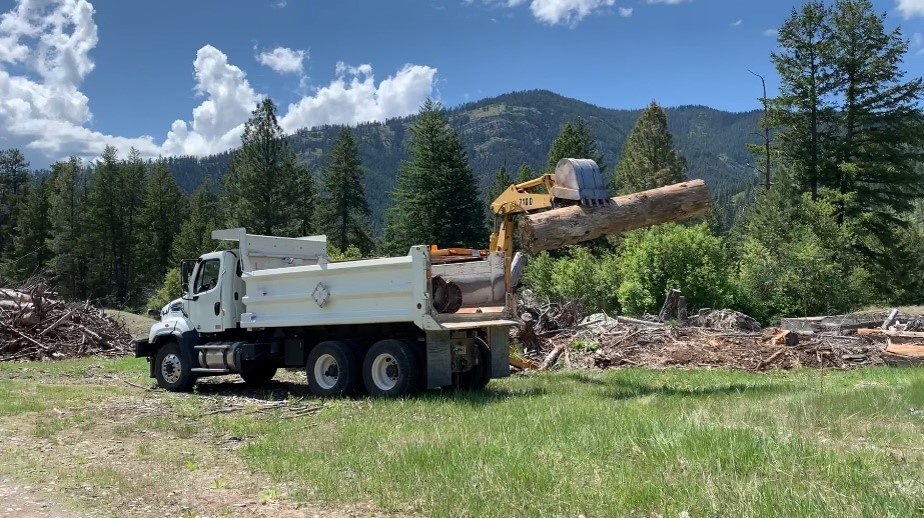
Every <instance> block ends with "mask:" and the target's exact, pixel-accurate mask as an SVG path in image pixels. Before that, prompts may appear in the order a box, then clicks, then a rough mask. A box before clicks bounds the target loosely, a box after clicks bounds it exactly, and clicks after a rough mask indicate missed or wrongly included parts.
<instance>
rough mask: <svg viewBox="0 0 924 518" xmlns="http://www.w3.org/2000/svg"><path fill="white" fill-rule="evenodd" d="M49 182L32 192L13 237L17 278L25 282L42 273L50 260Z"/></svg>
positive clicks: (43, 182) (38, 186)
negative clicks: (26, 279)
mask: <svg viewBox="0 0 924 518" xmlns="http://www.w3.org/2000/svg"><path fill="white" fill-rule="evenodd" d="M48 190H49V189H48V182H45V181H42V182H41V183H39V184H38V185H36V186H35V187H33V188H32V189H29V194H28V196H27V198H26V201H25V204H24V207H23V209H22V210H21V212H20V214H19V221H18V223H17V225H16V232H15V234H14V237H13V250H14V252H13V258H14V260H15V269H16V274H17V277H18V278H20V279H25V278H28V277H31V276H33V275H36V274H38V273H39V272H41V271H42V270H43V269H44V268H45V267H46V266H47V263H48V262H49V260H50V259H51V254H50V252H49V250H48V243H47V241H48V238H49V237H50V236H51V221H50V220H49V218H48V216H49V214H48V212H49V211H48Z"/></svg>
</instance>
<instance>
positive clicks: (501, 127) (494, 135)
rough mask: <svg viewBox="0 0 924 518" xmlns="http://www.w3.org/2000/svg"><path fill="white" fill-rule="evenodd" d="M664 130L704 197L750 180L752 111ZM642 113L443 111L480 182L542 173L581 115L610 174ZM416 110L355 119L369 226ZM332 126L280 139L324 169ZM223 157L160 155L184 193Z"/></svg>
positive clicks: (687, 113)
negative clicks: (499, 175) (561, 135)
mask: <svg viewBox="0 0 924 518" xmlns="http://www.w3.org/2000/svg"><path fill="white" fill-rule="evenodd" d="M665 111H666V113H667V119H668V128H669V129H670V131H671V133H672V134H673V137H674V145H675V146H676V148H677V149H678V150H679V151H680V152H681V153H682V154H683V156H684V157H685V158H686V160H687V166H688V171H689V175H690V177H692V178H703V179H705V180H706V182H707V184H708V185H709V187H710V191H711V192H712V195H713V196H715V197H718V196H719V195H723V194H724V195H725V196H727V195H729V194H733V193H735V192H738V191H741V190H743V189H744V187H745V185H747V184H749V183H751V182H753V181H754V180H755V179H756V173H755V172H754V169H753V168H752V167H750V166H749V165H748V163H750V162H751V161H752V158H751V155H750V154H749V153H748V151H747V147H746V144H747V143H752V142H757V141H758V137H757V136H756V135H755V133H754V132H755V131H756V129H757V124H758V121H759V118H760V113H759V112H757V111H753V112H746V113H728V112H723V111H719V110H715V109H712V108H707V107H703V106H682V107H676V108H667V109H666V110H665ZM641 112H642V110H641V109H639V110H613V109H608V108H600V107H597V106H594V105H591V104H588V103H585V102H582V101H578V100H575V99H569V98H567V97H563V96H561V95H558V94H555V93H553V92H549V91H545V90H531V91H525V92H514V93H509V94H505V95H501V96H498V97H493V98H490V99H483V100H481V101H477V102H474V103H469V104H465V105H462V106H459V107H457V108H454V109H451V110H448V112H447V115H448V118H449V121H450V124H451V125H452V127H453V128H454V129H455V130H456V131H458V132H459V135H460V137H461V140H462V144H463V146H464V147H465V149H466V151H467V153H468V157H469V161H470V164H471V166H472V169H473V170H474V171H475V174H476V176H477V177H478V179H479V181H480V183H481V185H482V187H485V186H487V184H488V183H490V180H491V177H492V176H493V174H494V173H495V172H496V171H497V170H498V169H499V168H500V167H501V166H503V165H505V164H506V166H507V168H508V170H515V169H516V168H517V167H519V166H520V164H521V163H524V162H525V163H527V164H529V165H530V167H532V169H533V170H534V171H543V170H544V169H545V167H546V162H547V160H548V154H549V148H550V146H551V144H552V141H553V140H554V139H555V136H556V135H557V134H558V131H559V130H560V129H561V126H562V125H563V124H564V123H566V122H568V121H574V120H575V119H577V118H578V117H581V118H583V119H585V121H586V123H587V125H588V127H589V128H590V130H591V132H592V134H593V136H594V137H595V138H596V139H597V149H599V150H600V151H601V152H602V153H603V162H604V163H603V164H602V165H603V167H604V168H605V170H604V174H605V175H606V176H607V179H609V177H610V176H611V175H612V174H613V171H614V167H615V164H616V160H617V157H618V156H619V152H620V149H621V148H622V146H623V145H624V143H625V140H626V137H627V136H628V134H629V132H630V131H631V129H632V127H633V126H634V124H635V122H636V120H637V119H638V117H639V115H640V114H641ZM416 118H417V115H412V116H409V117H402V118H398V119H391V120H388V121H386V122H384V123H366V124H360V125H359V126H358V127H356V128H354V130H353V136H354V138H355V140H356V143H357V145H358V147H359V155H360V158H361V159H362V162H363V165H364V167H365V169H366V177H365V179H366V193H368V196H369V207H370V208H371V210H372V219H373V222H374V225H375V227H376V228H377V229H378V228H380V227H381V223H382V218H383V215H384V211H385V208H386V207H387V206H388V205H389V203H390V197H389V196H390V195H389V193H390V192H391V191H392V190H393V189H394V187H395V181H396V176H397V171H398V167H399V165H400V163H401V161H402V160H404V159H406V158H407V145H406V144H407V137H408V134H409V133H408V127H409V126H410V125H411V124H413V123H414V121H415V120H416ZM339 131H340V130H339V128H338V127H335V126H326V127H320V128H313V129H303V130H299V131H297V132H296V133H295V134H293V135H290V136H288V137H287V139H288V144H289V146H290V148H291V149H292V150H294V151H295V153H296V155H297V156H298V157H299V159H300V160H301V161H302V162H303V163H305V164H306V165H307V166H308V168H309V169H310V170H311V172H312V173H313V174H315V175H316V176H317V175H320V172H321V171H322V170H323V169H324V168H325V167H326V166H327V161H328V159H329V157H330V152H331V150H332V148H333V146H334V143H335V142H336V141H337V136H338V134H339ZM230 161H231V152H227V153H222V154H219V155H213V156H209V157H204V158H192V157H179V158H170V159H168V164H169V166H170V169H171V171H172V172H173V174H174V176H175V177H176V179H177V182H178V183H179V185H180V186H181V187H182V188H183V189H184V190H185V191H186V192H192V191H193V190H195V188H196V187H197V186H198V185H199V184H201V183H202V181H203V180H204V178H206V177H210V178H213V179H215V180H219V181H216V182H215V185H221V182H220V180H221V179H222V178H223V176H224V174H225V172H226V171H227V168H228V165H229V164H230Z"/></svg>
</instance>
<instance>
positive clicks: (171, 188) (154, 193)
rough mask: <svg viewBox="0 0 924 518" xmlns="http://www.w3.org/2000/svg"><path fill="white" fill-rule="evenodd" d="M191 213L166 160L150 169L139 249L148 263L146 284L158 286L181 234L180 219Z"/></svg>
mask: <svg viewBox="0 0 924 518" xmlns="http://www.w3.org/2000/svg"><path fill="white" fill-rule="evenodd" d="M187 213H188V201H187V199H186V196H185V195H184V194H183V191H181V190H180V187H179V186H178V185H177V183H176V180H175V179H174V178H173V175H172V174H171V173H170V169H169V167H168V166H167V163H166V162H165V161H164V160H158V161H157V162H155V163H154V166H153V167H152V168H151V172H150V174H149V175H148V177H147V185H146V187H145V196H144V206H143V208H142V209H141V221H142V227H143V235H144V239H143V240H142V241H141V243H140V245H139V256H141V257H144V258H145V260H144V261H143V262H142V263H141V264H143V265H144V266H145V269H144V270H145V272H144V274H145V283H146V284H150V283H152V282H153V283H159V282H160V281H161V280H162V279H163V277H164V275H165V274H166V273H167V270H168V269H169V268H170V267H171V266H174V265H173V264H172V263H171V262H170V250H171V249H172V247H173V240H174V238H175V237H176V235H177V233H179V230H180V229H179V226H178V225H177V216H179V215H182V214H187Z"/></svg>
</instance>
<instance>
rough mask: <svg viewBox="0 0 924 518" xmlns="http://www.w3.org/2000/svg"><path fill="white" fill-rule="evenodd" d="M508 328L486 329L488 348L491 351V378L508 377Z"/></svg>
mask: <svg viewBox="0 0 924 518" xmlns="http://www.w3.org/2000/svg"><path fill="white" fill-rule="evenodd" d="M509 329H510V328H508V327H506V326H497V327H489V328H488V348H489V349H491V377H492V378H506V377H507V376H510V331H509Z"/></svg>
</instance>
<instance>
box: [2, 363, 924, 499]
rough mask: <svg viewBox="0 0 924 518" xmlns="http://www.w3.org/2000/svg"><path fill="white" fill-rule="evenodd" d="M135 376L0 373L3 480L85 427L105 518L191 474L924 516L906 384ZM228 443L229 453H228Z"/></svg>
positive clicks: (699, 377) (914, 413) (428, 494)
mask: <svg viewBox="0 0 924 518" xmlns="http://www.w3.org/2000/svg"><path fill="white" fill-rule="evenodd" d="M144 367H145V364H144V362H143V361H141V360H133V359H124V360H82V361H77V362H62V363H56V364H47V363H46V364H7V365H0V431H3V430H7V431H8V430H12V429H14V428H16V426H14V423H15V424H16V425H17V426H19V428H20V429H29V430H31V436H30V441H29V444H21V445H19V446H13V447H8V448H6V450H4V451H3V453H0V461H2V464H4V465H5V466H7V467H6V468H0V469H2V470H5V471H6V473H7V475H8V476H13V477H14V478H17V479H22V480H26V481H29V482H36V481H38V482H41V480H42V477H43V476H54V477H58V478H59V479H63V480H67V478H68V477H80V476H81V475H80V473H81V470H80V469H77V470H67V469H57V468H55V467H54V466H56V465H58V464H60V463H61V462H62V461H63V462H64V465H65V466H67V463H68V461H69V459H68V454H67V453H66V452H67V451H68V448H60V449H59V450H55V451H56V457H58V458H47V459H46V458H45V457H44V456H43V455H40V454H39V455H35V454H30V455H27V458H28V461H29V462H33V463H34V462H37V463H39V464H40V465H41V464H42V463H46V464H47V465H46V466H44V469H45V473H46V474H45V475H42V474H41V473H37V472H36V471H35V470H31V471H30V470H28V469H26V468H25V467H24V466H23V464H24V463H23V462H20V461H17V459H20V460H21V459H22V455H23V452H24V450H25V449H26V448H33V449H34V448H35V446H36V445H37V444H38V445H44V444H54V443H55V442H56V441H57V442H59V443H60V442H65V443H66V442H70V441H74V440H75V439H74V437H79V436H80V433H79V432H81V431H83V432H82V433H93V434H97V435H106V434H111V435H112V436H113V437H117V438H119V439H120V440H122V441H124V442H125V444H126V445H127V447H128V448H130V449H132V450H133V451H132V452H130V453H131V454H130V455H129V458H130V459H134V460H133V461H132V462H127V463H121V464H118V465H116V466H109V467H107V469H106V470H105V471H104V474H105V476H102V475H101V476H99V477H94V476H83V478H81V484H84V485H86V484H89V485H91V486H92V485H93V484H99V485H106V486H107V487H109V488H113V487H115V488H117V491H115V493H116V494H115V495H114V496H113V495H112V494H110V496H109V497H105V498H101V499H99V500H98V501H104V502H105V501H109V502H110V503H112V504H113V506H114V507H112V509H113V514H114V515H120V513H124V512H125V508H124V506H123V507H122V508H121V510H119V505H120V504H119V502H122V501H123V500H124V499H126V498H129V497H130V496H131V493H132V491H135V489H133V486H132V485H131V484H130V483H128V481H130V480H132V478H133V477H136V476H138V473H140V472H146V471H150V470H151V469H153V468H154V467H159V468H158V469H168V471H169V470H173V472H175V473H177V474H184V476H185V475H189V473H192V474H193V475H196V474H197V473H199V474H206V475H204V476H201V477H198V476H193V477H192V478H187V479H186V480H188V481H187V482H185V483H184V484H185V485H186V488H187V490H190V491H192V490H195V485H196V484H201V485H203V486H208V487H209V488H211V490H220V489H221V487H222V484H225V483H231V484H232V485H233V477H230V478H229V477H228V476H226V475H220V476H217V477H216V476H214V473H226V472H227V470H223V468H224V467H226V466H227V465H230V464H228V463H232V464H234V465H235V466H237V465H240V466H245V467H246V468H245V469H247V471H248V472H249V473H251V474H252V475H253V477H257V480H258V483H257V485H256V486H252V487H250V486H248V487H249V489H248V490H249V491H256V492H259V498H263V499H266V498H270V497H271V498H272V499H280V500H285V501H287V502H290V503H293V505H312V506H320V508H321V509H326V510H334V511H335V510H337V509H341V508H342V507H343V506H347V505H360V506H362V507H361V508H360V509H364V510H366V511H368V512H381V513H385V514H398V515H424V516H523V515H527V516H534V515H544V516H579V515H584V516H623V515H642V516H655V515H657V516H680V515H681V514H683V513H684V512H687V513H689V515H690V516H914V515H924V370H921V369H912V368H905V369H899V368H894V369H889V368H875V369H867V370H859V371H851V372H833V371H825V372H821V371H809V370H802V371H794V372H778V373H769V374H750V373H742V372H726V371H704V370H697V371H680V370H670V371H649V370H618V371H609V372H602V373H601V372H587V371H573V372H564V373H556V374H545V375H530V376H524V377H516V378H512V379H507V380H501V381H495V382H492V383H491V385H489V390H487V391H486V392H484V393H481V394H453V393H439V392H432V393H426V394H423V395H421V396H418V397H416V398H412V399H407V400H399V401H383V400H369V399H354V400H337V401H326V402H323V403H320V402H317V401H313V400H310V399H306V398H308V396H307V395H306V391H305V390H304V389H303V388H302V384H301V383H300V381H301V378H300V377H299V376H296V375H294V374H287V375H286V376H287V377H285V379H286V380H287V381H285V382H279V383H275V384H274V386H273V387H272V390H269V391H264V392H262V393H259V392H258V393H252V392H246V391H244V389H243V387H242V386H240V385H231V384H227V383H222V384H218V385H216V384H207V385H204V388H203V390H202V391H201V392H200V393H194V394H168V393H163V392H160V391H144V390H141V389H138V388H135V387H132V386H130V385H128V384H125V383H121V382H120V381H119V379H122V380H126V381H131V382H133V383H138V384H142V385H145V386H148V385H150V381H149V380H148V379H147V378H146V377H145V372H144ZM132 398H136V399H137V400H138V407H139V408H155V407H156V408H161V409H162V410H161V411H160V412H159V413H155V414H153V415H152V414H151V412H149V411H145V412H139V413H138V415H132V411H131V409H132V404H131V401H132ZM247 398H249V399H247ZM275 398H281V399H286V400H288V401H290V402H291V404H293V405H312V406H317V405H319V404H320V405H321V409H320V411H318V412H315V413H312V414H310V415H304V416H302V415H296V416H294V417H293V416H292V415H291V414H287V413H286V412H285V411H284V408H282V407H280V408H278V409H275V407H274V409H271V410H268V411H267V410H265V409H264V410H261V408H264V407H263V406H261V405H264V403H262V401H263V400H265V399H275ZM242 399H243V400H245V401H251V402H252V403H245V410H243V411H235V412H215V411H214V409H216V408H218V409H220V408H222V407H224V406H227V405H228V401H234V402H239V401H240V400H242ZM114 401H118V405H119V408H120V411H119V412H120V416H121V419H120V421H119V423H118V426H107V425H106V423H108V421H106V423H104V419H106V417H105V416H106V415H107V413H106V412H105V408H106V406H107V404H109V405H111V404H113V403H111V402H114ZM126 402H127V404H126ZM248 404H249V405H251V407H252V409H253V411H247V410H246V408H251V407H246V405H248ZM61 413H63V414H65V415H64V416H63V417H59V416H58V414H61ZM152 435H153V436H155V437H157V441H158V444H166V446H165V448H167V449H168V450H169V451H170V452H176V455H172V456H171V457H170V458H169V459H161V458H158V455H157V454H156V451H154V452H152V451H151V444H150V443H147V444H146V441H145V438H150V437H152ZM228 438H233V439H234V440H235V441H237V443H239V446H238V447H235V448H234V449H229V448H227V447H226V444H227V441H228V440H229V439H228ZM0 439H2V437H0ZM79 449H80V448H74V451H75V452H76V451H78V450H79ZM155 449H156V448H155ZM61 452H63V453H61ZM77 455H78V454H77V453H74V456H75V458H74V459H70V461H73V462H74V463H75V465H79V459H77V458H76V456H77ZM61 456H63V459H62V458H61ZM89 464H90V465H92V463H89ZM86 465H87V463H84V466H86ZM87 469H89V468H87ZM85 471H86V470H85ZM49 473H50V475H49ZM178 480H182V479H178ZM189 480H191V482H189ZM120 481H121V482H120ZM152 483H154V484H157V482H152ZM190 484H191V485H192V486H193V487H189V485H190ZM77 485H78V486H79V484H77ZM66 486H67V485H66V484H65V487H66ZM171 487H172V486H171V485H170V483H166V482H165V483H164V484H163V487H161V488H158V487H157V486H155V487H154V488H150V487H149V488H148V489H147V491H148V492H149V495H150V496H149V497H150V498H152V499H155V498H157V499H161V500H162V502H164V503H165V505H167V504H169V503H170V498H175V499H176V498H182V495H179V496H177V495H173V496H163V495H159V494H158V493H160V492H163V493H165V494H166V493H168V492H169V491H168V490H171ZM152 489H153V493H155V494H151V492H152ZM172 490H176V488H173V489H172ZM181 490H182V488H181ZM119 492H122V493H125V494H122V495H120V494H119ZM66 493H67V491H65V494H64V495H63V498H67V497H68V495H67V494H66ZM110 493H112V491H111V490H110ZM267 495H270V497H268V496H267ZM162 496H163V498H161V497H162ZM107 498H108V500H107ZM198 505H199V507H197V506H196V505H191V506H189V509H188V512H191V513H192V514H189V516H196V515H202V516H204V515H209V516H211V515H213V514H214V513H216V508H214V507H213V506H212V507H210V505H211V504H209V503H208V502H205V503H199V504H198ZM222 509H223V508H220V507H219V508H218V511H221V510H222ZM221 512H227V513H230V514H228V515H234V510H233V509H231V510H227V509H225V511H221ZM361 514H364V513H361ZM126 515H132V513H126ZM138 515H139V516H140V515H144V514H143V513H140V514H138ZM218 515H221V514H220V512H219V513H218ZM152 516H153V514H152Z"/></svg>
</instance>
